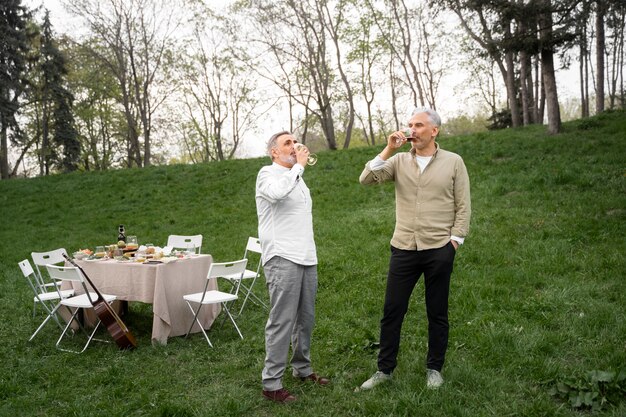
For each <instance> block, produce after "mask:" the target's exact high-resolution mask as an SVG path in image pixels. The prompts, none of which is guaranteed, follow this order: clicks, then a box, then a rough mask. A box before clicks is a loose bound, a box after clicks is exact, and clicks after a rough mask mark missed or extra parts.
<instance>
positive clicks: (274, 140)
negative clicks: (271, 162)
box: [267, 130, 291, 159]
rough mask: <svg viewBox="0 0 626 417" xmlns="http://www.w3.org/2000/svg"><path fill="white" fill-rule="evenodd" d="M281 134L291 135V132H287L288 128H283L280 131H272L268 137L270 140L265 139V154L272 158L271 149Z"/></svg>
mask: <svg viewBox="0 0 626 417" xmlns="http://www.w3.org/2000/svg"><path fill="white" fill-rule="evenodd" d="M282 135H291V132H289V131H288V130H283V131H282V132H278V133H274V134H273V135H272V137H270V140H268V141H267V154H268V155H269V157H270V158H272V149H274V148H275V147H276V146H277V144H276V142H277V141H278V138H279V137H281V136H282ZM272 159H274V158H272Z"/></svg>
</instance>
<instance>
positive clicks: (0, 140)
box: [0, 123, 9, 180]
mask: <svg viewBox="0 0 626 417" xmlns="http://www.w3.org/2000/svg"><path fill="white" fill-rule="evenodd" d="M0 129H1V131H0V179H3V180H8V179H9V146H8V142H7V127H6V125H5V124H4V123H2V126H0Z"/></svg>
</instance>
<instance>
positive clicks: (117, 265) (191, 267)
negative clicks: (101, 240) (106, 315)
mask: <svg viewBox="0 0 626 417" xmlns="http://www.w3.org/2000/svg"><path fill="white" fill-rule="evenodd" d="M211 262H212V257H211V255H195V256H192V257H191V258H186V259H177V260H176V261H174V262H170V263H166V264H165V263H163V264H145V263H144V264H141V263H136V262H118V261H115V260H103V261H96V262H90V261H85V260H83V261H76V263H77V264H78V265H79V266H80V267H81V268H83V270H84V271H85V273H86V274H87V276H88V277H89V278H90V279H91V281H92V282H93V283H94V285H95V286H96V288H98V290H99V291H100V292H101V293H103V294H112V295H116V296H117V298H118V300H126V301H141V302H144V303H149V304H152V311H153V318H152V338H151V339H152V344H153V345H154V344H162V345H165V344H167V339H168V337H171V336H180V335H184V334H186V333H187V330H189V326H191V323H192V321H193V315H192V313H191V311H190V310H189V307H188V306H187V303H186V302H185V301H184V300H183V295H185V294H191V293H196V292H201V291H202V290H204V286H205V284H206V279H207V278H206V277H207V273H208V271H209V267H210V265H211ZM208 289H213V290H216V289H217V282H216V280H214V279H212V280H210V281H209V288H208ZM75 290H76V291H77V293H83V292H84V291H83V289H82V287H81V288H78V287H75ZM219 312H220V306H219V305H215V304H213V305H207V306H203V307H202V310H201V312H200V314H199V315H198V319H199V320H200V322H201V323H202V325H203V327H204V328H205V329H208V328H209V327H211V324H212V323H213V321H214V320H215V318H216V317H217V315H218V314H219ZM126 324H127V325H129V323H126ZM131 327H132V326H131ZM191 331H192V332H199V331H200V327H199V326H198V324H197V323H195V324H194V327H193V328H192V330H191Z"/></svg>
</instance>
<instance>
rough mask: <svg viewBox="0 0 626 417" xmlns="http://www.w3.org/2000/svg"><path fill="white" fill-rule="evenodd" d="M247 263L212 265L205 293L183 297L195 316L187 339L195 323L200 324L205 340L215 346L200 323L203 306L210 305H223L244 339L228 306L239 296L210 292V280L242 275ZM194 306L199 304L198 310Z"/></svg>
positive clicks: (242, 261) (245, 261)
mask: <svg viewBox="0 0 626 417" xmlns="http://www.w3.org/2000/svg"><path fill="white" fill-rule="evenodd" d="M247 263H248V260H247V259H241V260H239V261H235V262H223V263H212V264H211V266H210V267H209V272H208V273H207V280H206V284H205V285H204V291H202V292H198V293H195V294H187V295H185V296H183V299H184V300H185V301H186V302H187V305H188V306H189V310H191V313H192V314H193V321H192V322H191V326H189V330H188V331H187V334H186V335H185V337H187V336H189V333H190V332H191V329H192V328H193V325H194V324H195V323H198V325H199V326H200V330H202V334H204V338H205V339H206V341H207V342H208V343H209V346H211V347H213V344H211V341H210V340H209V336H207V334H206V332H205V331H204V328H203V327H202V323H200V320H198V313H199V312H200V309H201V308H202V306H205V305H209V304H221V305H222V308H223V309H224V311H226V314H227V315H228V318H230V321H231V322H232V323H233V326H235V329H236V330H237V333H239V337H240V338H242V339H243V336H242V335H241V332H240V331H239V327H237V323H235V319H233V316H232V315H231V314H230V311H229V310H228V306H227V305H226V304H227V303H228V302H229V301H234V300H236V299H237V296H236V295H235V294H230V293H227V292H222V291H217V290H208V288H209V280H211V279H215V278H217V277H219V276H224V275H229V274H234V275H241V274H242V273H243V271H245V269H246V264H247ZM192 304H197V305H198V308H197V309H196V310H194V308H193V306H192Z"/></svg>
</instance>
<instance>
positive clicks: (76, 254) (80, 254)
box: [73, 250, 90, 261]
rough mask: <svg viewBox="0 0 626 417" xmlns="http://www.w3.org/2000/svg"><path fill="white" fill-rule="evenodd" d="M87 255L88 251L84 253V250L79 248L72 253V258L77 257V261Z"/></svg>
mask: <svg viewBox="0 0 626 417" xmlns="http://www.w3.org/2000/svg"><path fill="white" fill-rule="evenodd" d="M89 255H90V254H89V253H86V252H84V251H82V250H79V251H78V252H74V254H73V256H74V259H78V260H79V261H80V260H82V259H85V258H87V257H89Z"/></svg>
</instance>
